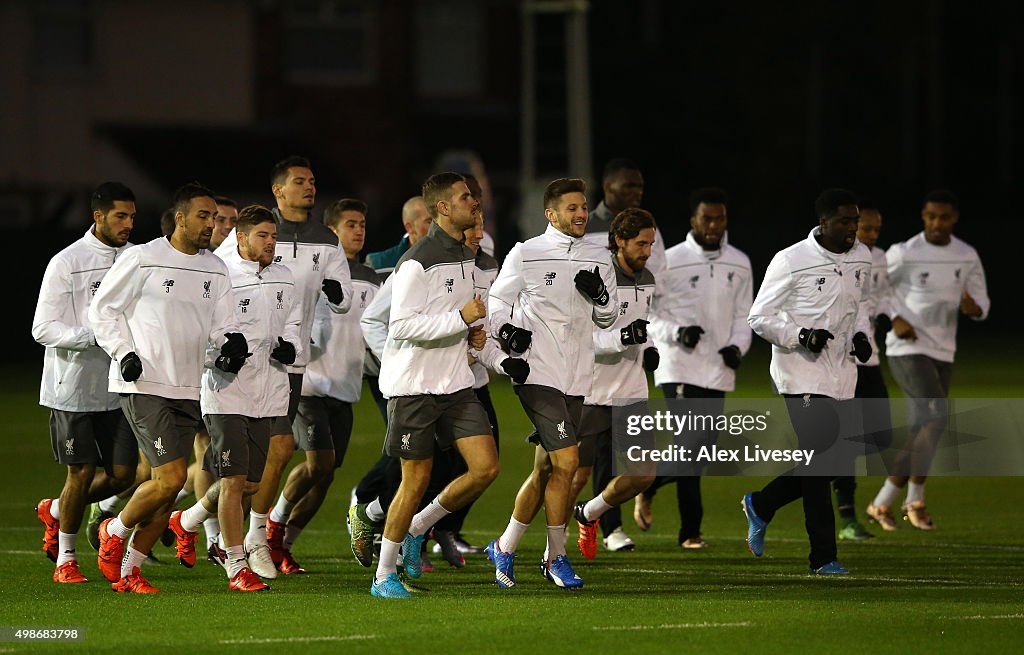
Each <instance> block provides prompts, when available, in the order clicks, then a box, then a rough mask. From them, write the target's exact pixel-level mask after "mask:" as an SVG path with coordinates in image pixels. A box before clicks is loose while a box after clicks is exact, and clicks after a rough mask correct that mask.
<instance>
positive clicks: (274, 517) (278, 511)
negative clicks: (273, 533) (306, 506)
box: [270, 491, 295, 523]
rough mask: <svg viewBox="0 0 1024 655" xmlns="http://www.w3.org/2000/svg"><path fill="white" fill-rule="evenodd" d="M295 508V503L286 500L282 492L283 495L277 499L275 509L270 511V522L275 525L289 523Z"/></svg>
mask: <svg viewBox="0 0 1024 655" xmlns="http://www.w3.org/2000/svg"><path fill="white" fill-rule="evenodd" d="M293 507H295V503H293V502H292V501H290V500H288V499H287V498H285V497H284V492H283V491H282V492H281V495H280V496H278V497H277V502H276V503H274V507H273V509H271V510H270V520H271V521H273V522H274V523H287V522H288V517H289V516H290V515H291V513H292V508H293Z"/></svg>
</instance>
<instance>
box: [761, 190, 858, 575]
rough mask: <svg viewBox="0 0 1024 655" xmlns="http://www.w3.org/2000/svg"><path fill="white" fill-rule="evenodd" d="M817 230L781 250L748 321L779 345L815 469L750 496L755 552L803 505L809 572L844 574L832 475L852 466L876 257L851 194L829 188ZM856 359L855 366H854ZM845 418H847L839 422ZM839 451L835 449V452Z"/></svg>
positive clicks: (775, 369) (774, 370) (789, 399)
mask: <svg viewBox="0 0 1024 655" xmlns="http://www.w3.org/2000/svg"><path fill="white" fill-rule="evenodd" d="M814 210H815V214H817V216H818V225H817V226H815V228H814V229H813V230H811V232H810V234H808V235H807V238H806V239H804V240H803V241H800V242H798V243H796V244H794V245H792V246H790V247H789V248H786V249H785V250H782V251H780V252H778V253H777V254H776V255H775V257H773V258H772V261H771V263H770V264H769V265H768V270H767V271H766V272H765V275H764V280H763V281H762V283H761V288H760V289H759V290H758V292H757V297H756V298H755V299H754V303H753V305H752V306H751V308H750V317H749V319H748V322H749V324H750V327H751V328H752V329H753V330H754V332H756V333H757V334H758V335H759V336H760V337H761V338H763V339H765V340H766V341H768V342H769V343H771V344H772V362H771V367H770V372H771V376H772V382H773V383H774V385H775V388H776V390H777V391H778V393H779V394H781V395H783V396H784V397H785V400H786V409H787V410H788V412H789V418H790V421H791V422H792V424H793V429H794V430H795V431H796V436H797V441H798V442H799V444H800V447H801V448H811V449H813V450H815V460H817V461H818V462H821V461H824V462H826V464H824V465H819V466H818V467H817V468H816V469H811V470H806V471H801V470H797V469H794V470H791V471H789V472H787V473H786V474H783V475H780V476H778V477H776V478H775V479H773V480H772V481H771V482H769V483H768V484H767V485H766V486H765V487H764V488H763V489H761V490H760V491H755V492H752V493H748V494H746V495H745V496H744V497H743V499H742V501H741V506H742V508H743V512H744V514H746V516H747V546H748V547H749V548H750V552H751V553H753V554H754V555H755V556H757V557H760V556H761V555H763V554H764V537H765V531H766V530H767V528H768V524H769V523H770V522H771V521H772V519H773V518H774V517H775V513H776V512H777V511H778V510H779V509H781V508H782V507H784V506H785V505H788V504H789V503H791V502H793V501H794V500H796V499H797V498H801V499H802V500H803V509H804V522H805V526H806V529H807V536H808V538H809V539H810V544H811V551H810V554H809V557H808V559H809V560H810V571H811V573H812V574H816V575H842V574H845V573H849V571H848V570H847V569H846V568H845V567H844V566H843V565H841V564H840V563H839V561H838V559H837V555H836V531H835V515H834V514H833V510H832V497H831V494H830V492H829V482H830V479H831V478H832V477H834V473H832V472H831V471H830V470H828V469H829V466H830V465H834V463H835V461H836V460H837V458H838V459H839V460H840V461H841V462H842V463H843V464H845V463H847V460H848V458H846V457H845V456H844V454H845V453H844V451H845V449H844V448H843V440H842V439H841V438H840V434H839V431H838V430H839V429H841V428H842V427H843V424H842V423H841V422H839V423H836V417H837V416H838V417H843V416H845V415H847V414H849V411H848V410H849V403H847V402H846V401H848V400H850V399H852V398H853V394H854V389H855V388H856V386H857V367H856V366H855V365H854V361H860V362H861V363H864V362H866V361H867V360H868V358H869V357H870V356H871V344H870V342H869V341H868V337H867V332H868V331H869V330H870V329H871V328H870V324H869V321H868V316H867V312H865V311H863V307H864V296H865V293H866V291H867V287H868V284H869V282H868V277H869V275H870V272H871V253H869V252H868V249H867V247H866V246H864V245H863V244H861V243H858V242H857V218H858V216H859V213H860V212H859V211H858V209H857V198H856V196H854V195H853V194H852V193H850V192H849V191H847V190H845V189H825V190H824V191H822V193H821V194H820V195H819V196H818V198H817V200H816V201H815V203H814ZM855 358H856V359H855ZM840 421H841V418H840ZM830 451H831V452H830Z"/></svg>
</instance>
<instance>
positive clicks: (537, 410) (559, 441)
mask: <svg viewBox="0 0 1024 655" xmlns="http://www.w3.org/2000/svg"><path fill="white" fill-rule="evenodd" d="M515 391H516V395H517V396H519V402H520V403H521V404H522V406H523V409H524V410H525V411H526V416H527V417H528V418H529V419H530V422H531V423H533V427H534V430H536V432H535V433H534V434H533V435H531V436H530V439H529V440H530V441H531V442H532V443H535V444H537V445H539V446H542V447H543V448H544V450H546V451H547V452H549V453H550V452H551V451H553V450H561V449H562V448H569V447H570V446H575V445H576V444H577V435H578V426H579V424H580V417H581V414H582V413H583V396H567V395H565V394H564V393H562V392H561V391H559V390H558V389H555V388H553V387H546V386H543V385H540V384H520V385H516V387H515Z"/></svg>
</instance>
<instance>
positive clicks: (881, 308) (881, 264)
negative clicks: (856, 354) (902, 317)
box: [858, 247, 892, 366]
mask: <svg viewBox="0 0 1024 655" xmlns="http://www.w3.org/2000/svg"><path fill="white" fill-rule="evenodd" d="M869 250H871V287H870V288H869V289H868V297H867V302H866V303H865V307H866V311H867V313H868V317H869V318H870V319H871V329H870V330H868V341H870V342H871V357H870V358H869V359H868V361H866V362H864V363H863V364H860V362H858V364H859V365H861V366H878V365H879V364H880V363H881V360H880V359H879V358H878V343H877V342H876V341H875V330H874V328H875V317H876V316H878V315H879V314H885V315H886V316H888V317H889V318H892V308H891V305H892V288H891V287H890V286H889V273H888V271H887V270H886V262H885V251H884V250H882V249H881V248H878V247H873V248H870V249H869Z"/></svg>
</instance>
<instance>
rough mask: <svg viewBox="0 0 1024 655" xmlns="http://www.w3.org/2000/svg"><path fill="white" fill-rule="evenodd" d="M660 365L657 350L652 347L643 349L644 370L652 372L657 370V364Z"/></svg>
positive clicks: (659, 356)
mask: <svg viewBox="0 0 1024 655" xmlns="http://www.w3.org/2000/svg"><path fill="white" fill-rule="evenodd" d="M660 363H661V355H659V354H658V349H657V348H655V347H654V346H649V347H647V348H644V370H645V371H653V370H655V369H656V368H658V364H660Z"/></svg>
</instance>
